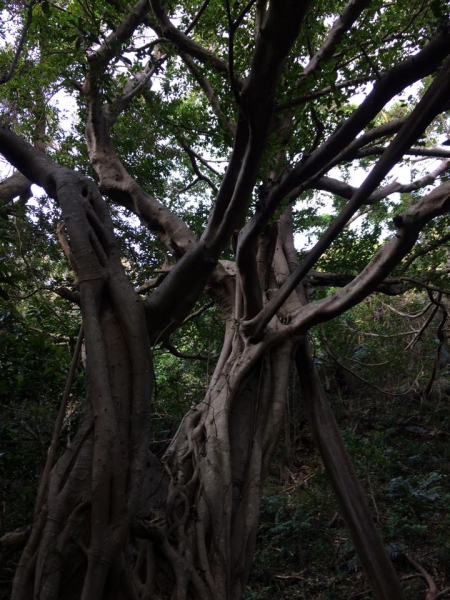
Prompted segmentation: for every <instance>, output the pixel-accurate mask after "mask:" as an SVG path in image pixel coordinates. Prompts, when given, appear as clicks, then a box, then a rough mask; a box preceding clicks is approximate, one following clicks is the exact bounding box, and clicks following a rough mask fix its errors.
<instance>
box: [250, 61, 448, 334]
mask: <svg viewBox="0 0 450 600" xmlns="http://www.w3.org/2000/svg"><path fill="white" fill-rule="evenodd" d="M449 96H450V59H447V61H446V62H445V63H444V65H443V67H442V68H441V70H440V71H439V73H438V75H437V76H436V78H435V80H434V81H433V83H432V84H431V86H430V87H429V88H428V90H427V91H426V93H425V94H424V96H423V98H422V99H421V101H420V102H419V103H418V104H417V106H416V107H415V108H414V110H413V111H412V113H411V115H410V116H409V117H408V119H407V120H406V122H405V123H404V125H403V127H402V128H401V130H400V132H399V133H398V134H397V136H396V137H395V138H394V140H393V141H392V142H391V144H390V145H389V147H388V149H387V150H386V152H385V153H384V154H383V155H382V156H381V157H380V159H379V161H378V162H377V164H376V165H375V167H374V168H373V169H372V171H371V172H370V174H369V175H368V177H367V178H366V179H365V181H364V183H363V184H362V185H361V187H360V188H359V189H358V190H357V191H356V193H355V194H354V195H353V196H352V198H351V200H350V201H349V202H348V204H347V205H346V206H345V207H344V209H343V210H342V211H341V213H340V214H339V216H338V217H336V219H335V220H334V221H333V223H332V224H331V225H330V227H329V228H328V229H327V231H326V232H325V234H324V235H323V236H322V238H321V239H320V240H319V241H318V242H317V244H316V245H315V246H314V247H313V248H312V250H311V251H310V252H309V253H308V255H307V257H306V258H305V260H304V261H303V263H302V264H301V265H300V266H299V267H298V269H297V270H296V271H295V272H294V273H293V274H292V275H291V276H290V278H289V279H288V280H287V281H286V283H285V284H284V285H283V286H282V288H281V289H280V290H279V291H278V293H277V294H276V295H275V296H274V297H273V298H272V299H271V300H270V301H269V302H268V303H267V304H266V305H265V307H264V308H263V310H262V311H261V313H260V314H259V315H258V316H257V317H255V319H253V320H252V321H249V322H247V323H246V324H245V328H246V329H247V331H248V333H249V334H250V336H251V337H253V338H258V337H259V336H260V335H261V334H262V331H263V329H264V327H265V326H266V325H267V323H268V322H269V321H270V319H271V318H272V316H273V315H275V313H276V312H277V310H278V309H279V308H280V306H281V305H282V304H283V303H284V301H285V300H286V298H287V297H288V296H289V294H290V293H291V292H292V291H293V290H294V289H295V288H296V286H297V285H298V284H299V283H300V281H301V280H302V279H303V277H304V276H305V275H306V273H307V272H308V271H309V270H310V269H311V268H312V266H313V265H314V264H315V262H316V261H317V260H318V259H319V258H320V256H322V254H323V252H325V251H326V249H327V248H329V246H330V245H331V243H332V242H333V241H334V240H335V239H336V237H337V236H338V235H339V233H340V232H341V231H342V229H343V228H344V227H345V226H346V224H347V222H348V221H349V219H350V218H351V217H352V216H353V215H354V214H355V212H356V211H357V210H358V209H359V208H360V207H361V206H362V205H363V204H364V203H365V202H366V201H367V198H368V197H369V196H370V194H371V193H373V191H374V190H375V189H376V187H377V186H378V185H379V183H380V181H382V179H384V177H385V176H386V175H387V174H388V173H389V171H390V170H391V168H392V167H393V165H395V164H396V163H397V161H398V160H399V159H400V158H401V157H402V156H403V154H404V152H405V151H406V150H407V149H408V148H409V147H410V146H411V143H412V142H413V141H414V140H416V139H417V138H418V137H419V136H420V135H421V134H422V132H423V131H424V130H425V129H426V127H428V125H429V124H430V123H431V122H432V121H433V119H434V118H435V117H436V115H438V114H439V113H440V112H441V111H443V110H444V109H445V106H446V104H447V103H448V97H449Z"/></svg>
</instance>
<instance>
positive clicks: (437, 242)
mask: <svg viewBox="0 0 450 600" xmlns="http://www.w3.org/2000/svg"><path fill="white" fill-rule="evenodd" d="M449 240H450V233H447V235H443V236H442V237H441V238H439V239H437V240H435V241H434V242H432V243H431V244H428V245H427V246H425V247H424V248H421V249H420V250H417V252H414V254H412V255H411V256H410V257H409V258H408V259H407V260H406V261H405V262H404V264H403V269H402V270H403V271H406V269H407V268H408V267H409V266H410V265H411V264H412V263H413V262H414V261H415V260H417V259H418V258H419V257H420V256H424V255H425V254H428V252H432V251H433V250H436V248H439V246H442V245H443V244H445V243H446V242H448V241H449Z"/></svg>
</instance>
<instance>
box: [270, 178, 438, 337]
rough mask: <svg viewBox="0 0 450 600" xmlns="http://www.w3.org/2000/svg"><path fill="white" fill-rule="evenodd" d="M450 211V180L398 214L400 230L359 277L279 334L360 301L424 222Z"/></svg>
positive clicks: (404, 251)
mask: <svg viewBox="0 0 450 600" xmlns="http://www.w3.org/2000/svg"><path fill="white" fill-rule="evenodd" d="M449 211H450V182H445V183H443V184H441V185H440V186H439V187H437V188H436V189H434V190H433V191H432V192H430V193H429V194H428V195H427V196H425V197H424V198H422V200H420V201H419V202H418V203H417V204H416V205H414V206H412V207H410V208H409V209H407V210H406V211H405V212H404V213H402V215H399V217H400V218H399V219H398V220H397V223H398V224H399V225H398V226H399V229H398V230H397V233H396V234H395V236H394V237H393V238H392V239H391V240H390V241H389V242H387V243H386V244H384V246H382V248H380V250H379V251H378V252H377V253H376V254H375V256H374V257H373V258H372V260H371V261H370V262H369V264H368V265H367V266H366V267H365V268H364V269H363V270H362V271H361V273H360V274H359V275H358V276H356V277H355V278H354V279H353V280H352V281H351V282H350V283H349V284H348V285H346V286H345V287H343V288H342V289H340V290H338V291H337V292H335V293H334V294H331V296H328V297H327V298H324V299H323V300H317V301H316V302H313V303H311V304H308V305H307V306H305V307H304V308H302V309H301V311H299V313H298V315H297V316H296V317H295V318H294V319H293V320H292V322H291V323H290V324H289V325H287V326H286V327H285V328H283V330H282V331H280V334H279V335H280V336H281V337H284V336H285V335H286V336H290V335H294V334H296V333H301V332H304V331H306V330H307V329H309V328H310V327H312V326H313V325H316V324H318V323H322V322H324V321H328V320H330V319H332V318H334V317H336V316H337V315H340V314H342V313H343V312H344V311H346V310H348V309H349V308H351V307H352V306H355V304H358V303H359V302H361V301H362V300H363V299H364V298H366V297H367V296H368V295H369V294H370V293H371V292H373V291H374V290H375V289H376V288H377V286H378V285H380V284H381V283H382V282H383V281H384V280H385V278H386V277H387V276H388V275H389V273H391V272H392V270H393V269H394V268H395V267H396V266H397V265H398V264H399V263H400V261H401V260H402V258H403V257H404V256H406V255H407V254H408V252H410V251H411V248H412V247H413V246H414V244H415V242H416V241H417V239H418V237H419V234H420V232H421V230H422V229H423V228H424V227H425V225H427V223H429V222H430V221H431V220H432V219H434V218H435V217H438V216H440V215H443V214H445V213H448V212H449ZM402 279H404V278H402ZM405 280H406V279H405Z"/></svg>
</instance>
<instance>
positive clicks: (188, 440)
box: [166, 326, 292, 600]
mask: <svg viewBox="0 0 450 600" xmlns="http://www.w3.org/2000/svg"><path fill="white" fill-rule="evenodd" d="M233 329H234V327H233V326H230V327H229V330H228V333H227V338H226V340H225V344H224V350H223V352H222V356H221V358H220V360H219V363H218V366H217V368H216V371H215V373H214V376H213V378H212V381H211V386H210V388H209V390H208V393H207V395H206V398H205V400H204V402H202V403H201V404H199V405H198V406H197V407H196V408H194V409H193V410H192V411H190V413H188V415H187V416H186V417H185V419H184V421H183V423H182V425H181V427H180V429H179V431H178V433H177V435H176V437H175V439H174V441H173V443H172V445H171V447H170V448H169V450H168V452H167V455H166V467H167V469H168V471H169V472H170V478H171V481H170V487H169V496H168V503H167V514H168V520H167V527H168V530H169V531H170V530H171V531H172V532H174V531H177V535H176V537H175V543H172V548H173V551H174V552H176V554H177V556H179V557H180V560H179V562H181V564H184V576H183V577H181V576H179V577H178V578H177V580H176V582H175V592H174V597H176V598H180V599H181V598H187V597H188V591H189V589H190V587H193V588H194V589H195V588H196V587H197V584H196V582H195V580H194V577H193V575H194V573H196V572H201V574H202V579H203V580H204V590H203V593H204V597H205V598H211V599H214V600H240V598H242V594H243V591H244V588H245V586H246V583H247V581H248V578H249V574H250V569H251V566H252V562H253V556H254V550H255V539H256V532H257V525H258V517H259V505H260V499H261V495H262V486H263V482H264V479H265V476H266V474H267V470H268V465H269V460H270V456H271V453H272V450H273V447H274V444H275V442H276V440H277V438H278V435H279V432H280V428H281V426H282V423H283V415H284V410H285V403H286V398H287V386H288V379H289V368H290V362H291V351H292V344H291V343H287V344H284V345H283V346H280V347H277V348H275V349H273V350H271V351H269V352H266V353H264V354H262V352H261V348H260V347H255V346H244V345H243V344H242V342H241V340H240V338H239V334H238V332H237V331H233ZM166 535H167V533H166ZM168 537H169V538H170V536H168ZM194 569H195V570H194ZM194 597H197V596H195V594H194ZM198 597H203V595H202V596H198Z"/></svg>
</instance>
